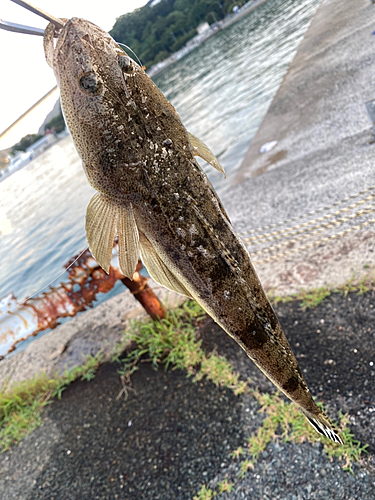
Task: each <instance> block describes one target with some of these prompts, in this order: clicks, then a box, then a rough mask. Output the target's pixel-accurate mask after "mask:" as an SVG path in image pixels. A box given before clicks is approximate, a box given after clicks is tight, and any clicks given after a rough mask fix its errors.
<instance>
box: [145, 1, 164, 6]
mask: <svg viewBox="0 0 375 500" xmlns="http://www.w3.org/2000/svg"><path fill="white" fill-rule="evenodd" d="M160 2H161V0H151V2H148V4H147V5H149V6H150V7H155V5H157V4H158V3H160Z"/></svg>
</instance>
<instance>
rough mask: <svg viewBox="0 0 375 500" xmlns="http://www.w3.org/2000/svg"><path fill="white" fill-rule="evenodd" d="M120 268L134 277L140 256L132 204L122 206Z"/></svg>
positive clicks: (118, 226)
mask: <svg viewBox="0 0 375 500" xmlns="http://www.w3.org/2000/svg"><path fill="white" fill-rule="evenodd" d="M117 234H118V246H119V261H120V269H121V272H122V273H123V274H125V276H127V277H128V278H130V279H131V278H132V277H133V274H134V272H135V268H136V266H137V262H138V258H139V234H138V229H137V225H136V223H135V219H134V213H133V209H132V207H131V205H129V206H127V207H121V210H120V212H119V215H118V223H117Z"/></svg>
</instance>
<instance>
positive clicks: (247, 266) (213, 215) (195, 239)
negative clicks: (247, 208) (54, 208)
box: [44, 18, 342, 443]
mask: <svg viewBox="0 0 375 500" xmlns="http://www.w3.org/2000/svg"><path fill="white" fill-rule="evenodd" d="M63 22H64V26H63V28H62V29H61V30H60V31H58V32H56V33H55V35H57V40H56V41H55V42H54V39H53V35H54V31H55V26H54V25H53V24H49V25H48V27H47V29H46V30H45V35H44V48H45V54H46V58H47V62H48V64H49V65H50V66H51V67H52V68H53V70H54V72H55V76H56V79H57V83H58V85H59V87H60V93H61V104H62V110H63V113H64V116H65V119H66V123H67V125H68V127H69V130H70V132H71V135H72V137H73V140H74V142H75V145H76V148H77V150H78V153H79V155H80V157H81V159H82V164H83V168H84V170H85V172H86V175H87V178H88V181H89V183H90V185H91V186H92V187H93V188H94V189H95V190H96V191H97V194H95V195H94V196H93V198H92V200H91V201H90V204H89V206H88V208H87V215H86V233H87V240H88V244H89V247H90V250H91V252H92V254H93V255H94V257H95V259H96V260H97V261H98V263H99V264H100V265H101V266H102V267H103V269H104V270H105V271H107V272H108V270H109V266H110V259H111V252H112V247H113V241H114V239H115V237H116V236H117V237H118V243H119V261H120V268H121V270H122V272H123V273H124V274H125V275H126V276H128V277H129V278H131V277H132V276H133V273H134V271H135V267H136V264H137V261H138V258H139V255H141V257H142V260H143V262H144V264H145V265H146V267H147V269H148V271H149V273H150V275H151V276H152V277H153V278H154V280H155V281H156V282H158V283H160V284H161V285H164V286H165V287H167V288H169V289H170V290H174V291H175V292H178V293H180V294H183V295H186V296H187V297H191V298H193V299H195V300H196V301H197V302H198V303H199V304H200V305H201V306H202V307H203V308H204V309H205V310H206V311H207V313H208V314H209V315H210V316H211V317H212V318H213V319H214V320H215V321H216V322H217V323H218V324H219V325H220V326H221V327H222V328H223V329H224V330H225V331H226V332H227V333H228V334H229V335H230V336H231V337H233V338H234V340H235V341H236V342H238V344H239V345H240V346H241V347H242V348H243V349H244V351H245V352H246V354H247V355H248V356H249V357H250V359H252V360H253V361H254V363H255V364H256V365H257V366H258V367H259V368H260V370H262V372H264V373H265V375H266V376H267V377H268V378H269V379H270V380H271V381H272V382H273V383H274V384H275V385H276V387H277V388H278V389H280V391H282V392H283V393H284V394H285V395H286V396H287V397H288V398H290V399H291V400H292V401H294V402H295V403H296V404H297V405H298V406H299V407H300V409H301V410H302V412H303V413H304V415H305V416H306V418H307V419H308V421H309V422H310V424H311V425H312V426H313V427H314V428H315V430H316V431H317V432H319V433H320V434H323V435H325V436H327V437H328V438H330V439H332V440H333V441H335V442H337V443H341V442H342V440H341V437H340V436H339V434H338V433H337V431H336V430H335V428H334V426H333V424H332V423H331V422H330V421H329V419H328V417H327V416H326V415H325V414H324V413H323V411H322V410H321V409H320V408H319V407H318V406H317V405H316V403H315V401H314V400H313V398H312V396H311V393H310V391H309V389H308V387H307V385H306V383H305V381H304V379H303V376H302V373H301V370H300V369H299V367H298V364H297V361H296V359H295V357H294V355H293V352H292V350H291V348H290V346H289V344H288V341H287V339H286V337H285V335H284V333H283V331H282V328H281V326H280V323H279V321H278V319H277V317H276V314H275V313H274V311H273V309H272V307H271V305H270V303H269V302H268V300H267V297H266V295H265V293H264V291H263V289H262V286H261V284H260V282H259V279H258V276H257V274H256V272H255V270H254V268H253V266H252V264H251V262H250V258H249V255H248V253H247V251H246V249H245V247H244V245H243V244H242V242H241V240H240V239H239V237H238V236H237V235H236V233H235V232H234V230H233V227H232V225H231V223H230V220H229V218H228V216H227V214H226V212H225V210H224V208H223V206H222V204H221V202H220V200H219V198H218V196H217V194H216V193H215V191H214V189H213V187H212V185H211V183H210V182H209V180H208V179H207V177H206V175H205V173H204V172H203V170H202V169H201V167H200V165H199V164H198V162H197V161H196V159H195V156H201V157H202V158H204V159H205V160H206V161H208V162H209V163H210V164H211V165H212V166H213V167H215V168H217V169H218V170H220V171H222V167H221V166H220V164H219V162H218V161H217V160H216V158H215V157H214V155H213V154H212V152H211V151H210V150H209V148H208V147H207V146H206V145H205V144H203V143H202V142H201V141H200V140H199V139H197V138H196V137H194V136H193V135H191V134H189V133H188V132H187V131H186V129H185V127H184V126H183V124H182V122H181V120H180V118H179V115H178V114H177V112H176V110H175V109H174V108H173V106H172V105H171V104H170V103H169V102H168V101H167V99H166V98H165V97H164V96H163V94H162V93H161V91H160V90H159V89H158V88H157V87H156V85H155V84H154V83H153V82H152V80H151V79H150V78H149V77H148V76H147V75H146V73H145V72H144V71H143V69H142V68H141V67H140V66H139V65H138V64H137V63H136V62H135V61H134V60H133V59H132V58H131V57H130V56H129V55H128V54H126V53H125V52H124V50H123V49H122V48H120V47H119V45H118V44H117V43H116V42H115V41H114V40H113V39H112V38H111V37H110V35H109V34H108V33H106V32H105V31H103V30H101V29H100V28H98V27H97V26H95V25H94V24H92V23H90V22H88V21H86V20H83V19H78V18H73V19H70V20H68V21H66V20H63Z"/></svg>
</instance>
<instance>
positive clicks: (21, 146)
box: [10, 134, 43, 156]
mask: <svg viewBox="0 0 375 500" xmlns="http://www.w3.org/2000/svg"><path fill="white" fill-rule="evenodd" d="M42 137H43V136H42V135H38V134H27V135H25V137H22V139H21V140H20V142H17V144H15V145H14V146H13V147H12V150H11V152H10V154H11V155H12V156H14V155H15V154H16V153H17V151H26V149H27V148H28V147H29V146H31V144H34V142H36V141H38V140H39V139H41V138H42Z"/></svg>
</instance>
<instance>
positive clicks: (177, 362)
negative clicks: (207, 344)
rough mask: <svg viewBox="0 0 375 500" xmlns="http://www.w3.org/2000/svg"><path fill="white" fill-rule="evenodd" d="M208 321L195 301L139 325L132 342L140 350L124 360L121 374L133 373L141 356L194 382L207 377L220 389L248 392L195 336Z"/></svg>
mask: <svg viewBox="0 0 375 500" xmlns="http://www.w3.org/2000/svg"><path fill="white" fill-rule="evenodd" d="M204 317H205V312H204V311H203V309H202V308H201V307H200V306H199V305H198V304H197V303H196V302H193V301H187V302H185V303H184V304H183V305H182V306H180V307H178V308H176V309H174V310H172V311H169V313H168V316H167V318H165V319H163V320H160V321H152V320H146V321H142V322H136V323H135V324H134V327H133V331H132V332H131V335H130V338H131V340H133V341H134V342H136V343H137V347H136V348H135V349H134V350H133V351H132V352H131V353H130V354H128V355H127V356H126V358H125V359H124V360H123V363H124V367H123V369H122V370H121V371H120V373H121V374H128V373H129V372H131V373H133V372H134V370H135V369H136V364H137V363H138V361H139V360H140V359H141V357H142V356H145V355H146V356H147V358H148V359H149V360H150V361H151V362H152V364H153V365H154V366H155V367H157V366H158V365H159V364H164V366H165V369H168V368H169V367H170V366H173V370H176V369H180V370H186V372H187V376H188V377H193V382H198V381H200V380H202V379H203V378H204V377H206V378H207V379H208V380H210V381H211V382H213V383H214V384H215V385H216V386H218V387H227V388H229V389H232V390H233V391H234V393H235V394H242V393H243V392H245V391H246V388H247V382H244V381H240V380H239V374H238V373H237V372H235V371H234V370H233V367H232V366H231V364H230V363H229V362H228V361H227V360H226V358H225V357H224V356H218V355H217V354H215V353H209V354H207V353H205V352H204V350H203V349H202V341H201V340H198V339H197V338H196V336H195V331H196V325H197V324H198V323H199V322H200V321H201V320H202V319H203V318H204Z"/></svg>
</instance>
